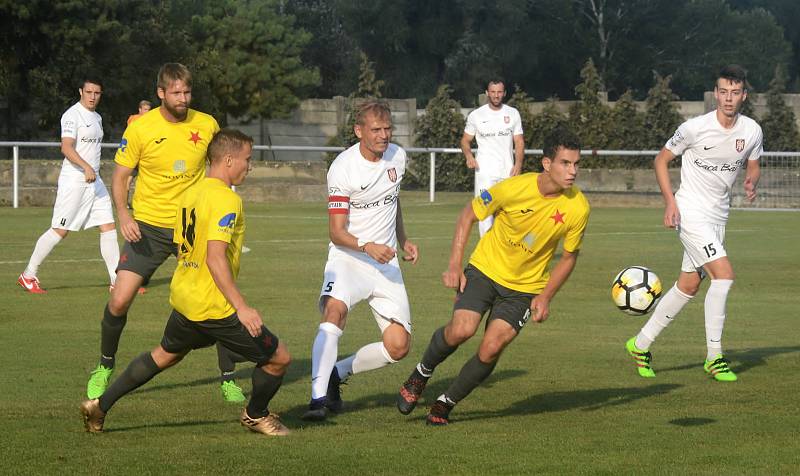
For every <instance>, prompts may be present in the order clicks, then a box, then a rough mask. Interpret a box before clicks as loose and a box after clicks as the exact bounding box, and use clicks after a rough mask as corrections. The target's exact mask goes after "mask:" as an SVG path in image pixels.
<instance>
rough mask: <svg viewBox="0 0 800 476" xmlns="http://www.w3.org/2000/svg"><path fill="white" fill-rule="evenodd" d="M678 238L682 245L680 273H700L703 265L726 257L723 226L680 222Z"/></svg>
mask: <svg viewBox="0 0 800 476" xmlns="http://www.w3.org/2000/svg"><path fill="white" fill-rule="evenodd" d="M678 238H680V240H681V243H682V244H683V263H682V264H681V271H685V272H687V273H692V272H695V271H701V270H702V268H703V265H704V264H706V263H709V262H711V261H714V260H717V259H719V258H722V257H724V256H728V253H727V252H726V251H725V247H724V246H723V243H724V242H725V225H717V224H714V223H708V222H697V221H694V222H693V221H681V224H680V226H678Z"/></svg>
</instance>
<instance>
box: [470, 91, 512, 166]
mask: <svg viewBox="0 0 800 476" xmlns="http://www.w3.org/2000/svg"><path fill="white" fill-rule="evenodd" d="M464 132H466V133H467V134H469V135H471V136H475V140H476V141H477V142H478V154H477V156H476V157H475V159H476V160H477V161H478V170H477V171H476V173H479V174H482V175H487V176H491V177H496V178H508V177H509V176H510V175H511V169H512V168H513V167H514V136H518V135H522V119H521V118H520V116H519V111H517V110H516V109H514V108H513V107H511V106H508V105H506V104H503V105H502V106H501V107H500V109H499V110H497V111H495V110H494V109H492V108H491V107H490V106H489V105H488V104H484V105H483V106H481V107H479V108H477V109H475V110H474V111H472V112H470V113H469V115H468V116H467V124H466V126H464Z"/></svg>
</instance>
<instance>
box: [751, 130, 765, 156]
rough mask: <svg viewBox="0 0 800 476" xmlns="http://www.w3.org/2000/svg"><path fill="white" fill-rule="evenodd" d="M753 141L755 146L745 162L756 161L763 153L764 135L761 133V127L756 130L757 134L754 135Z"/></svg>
mask: <svg viewBox="0 0 800 476" xmlns="http://www.w3.org/2000/svg"><path fill="white" fill-rule="evenodd" d="M755 139H756V143H755V146H754V147H753V150H752V152H750V156H749V157H747V160H758V159H760V158H761V155H762V154H763V153H764V134H763V132H762V131H761V127H759V128H758V131H757V134H755Z"/></svg>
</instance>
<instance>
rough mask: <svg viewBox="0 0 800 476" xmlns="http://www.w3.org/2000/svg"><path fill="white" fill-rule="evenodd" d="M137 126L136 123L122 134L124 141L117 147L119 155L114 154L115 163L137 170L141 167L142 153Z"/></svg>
mask: <svg viewBox="0 0 800 476" xmlns="http://www.w3.org/2000/svg"><path fill="white" fill-rule="evenodd" d="M136 124H137V123H136V122H134V123H133V124H131V125H130V126H128V127H127V128H126V129H125V132H124V133H123V134H122V140H121V141H120V143H119V146H118V147H117V153H116V154H114V162H115V163H117V164H119V165H122V166H124V167H128V168H131V169H135V168H136V167H137V166H138V165H139V158H140V156H141V153H142V145H141V141H140V140H139V135H138V134H137V133H136V131H137V126H136Z"/></svg>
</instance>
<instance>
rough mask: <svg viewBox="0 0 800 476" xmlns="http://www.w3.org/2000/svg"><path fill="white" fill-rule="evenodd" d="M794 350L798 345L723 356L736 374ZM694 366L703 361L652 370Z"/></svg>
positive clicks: (731, 351)
mask: <svg viewBox="0 0 800 476" xmlns="http://www.w3.org/2000/svg"><path fill="white" fill-rule="evenodd" d="M795 352H800V346H791V347H787V346H784V347H761V348H757V349H745V350H728V351H726V352H725V357H726V358H727V359H728V360H729V361H730V363H731V370H733V371H734V372H736V373H737V374H743V373H747V372H748V371H750V369H753V368H756V367H761V366H762V365H768V362H767V359H769V358H770V357H773V356H775V355H781V354H791V353H795ZM695 368H696V369H702V368H703V363H702V362H693V363H691V364H684V365H676V366H673V367H667V368H664V369H659V368H657V367H654V370H655V371H656V373H658V372H673V371H680V370H689V369H695Z"/></svg>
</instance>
